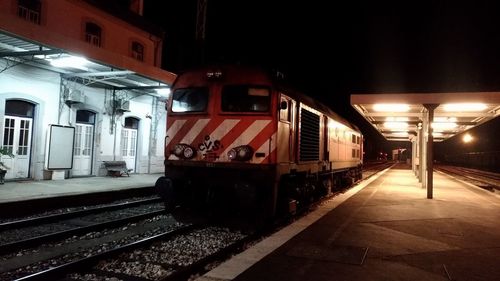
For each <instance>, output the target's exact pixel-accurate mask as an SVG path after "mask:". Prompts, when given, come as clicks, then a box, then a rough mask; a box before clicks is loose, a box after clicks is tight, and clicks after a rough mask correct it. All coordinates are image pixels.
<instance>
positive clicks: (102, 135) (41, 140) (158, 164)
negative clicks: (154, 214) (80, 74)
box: [0, 59, 166, 179]
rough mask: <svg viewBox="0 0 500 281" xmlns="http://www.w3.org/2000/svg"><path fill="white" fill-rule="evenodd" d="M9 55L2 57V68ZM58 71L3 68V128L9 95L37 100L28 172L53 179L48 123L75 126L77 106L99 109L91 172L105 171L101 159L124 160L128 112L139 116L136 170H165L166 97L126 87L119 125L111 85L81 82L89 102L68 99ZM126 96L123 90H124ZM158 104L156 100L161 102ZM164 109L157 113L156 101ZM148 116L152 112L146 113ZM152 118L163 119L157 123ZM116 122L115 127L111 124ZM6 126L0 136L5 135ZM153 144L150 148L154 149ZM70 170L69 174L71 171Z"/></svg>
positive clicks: (21, 66)
mask: <svg viewBox="0 0 500 281" xmlns="http://www.w3.org/2000/svg"><path fill="white" fill-rule="evenodd" d="M5 65H6V61H5V60H3V59H0V69H2V68H4V66H5ZM61 83H62V84H65V83H67V81H61V79H60V76H59V74H58V73H54V72H51V71H47V70H42V69H39V68H35V67H32V66H28V65H25V64H19V65H16V66H14V67H11V68H8V69H6V70H5V71H3V72H2V73H0V120H1V122H0V125H1V127H2V128H3V120H4V116H5V102H6V101H7V100H9V99H16V100H24V101H28V102H31V103H33V104H35V116H34V118H33V124H34V127H33V131H32V145H31V147H32V149H31V162H30V176H29V177H30V178H33V179H50V177H51V174H50V172H49V171H47V169H46V164H47V163H46V154H47V151H46V146H47V143H46V142H47V140H46V138H47V133H48V131H49V125H51V124H56V125H64V126H75V123H76V112H77V110H89V111H92V112H94V113H96V118H95V130H94V138H93V154H92V175H94V176H104V175H106V170H105V169H104V168H103V165H102V162H103V161H109V160H121V159H122V156H121V150H120V147H121V133H122V131H121V129H122V128H123V125H124V123H125V118H126V117H135V118H137V119H139V129H138V144H137V157H136V161H137V165H136V167H137V170H136V172H137V173H160V172H162V171H163V149H162V147H163V145H162V143H163V138H164V137H165V123H166V120H165V113H164V105H165V104H164V101H159V99H158V98H157V97H153V96H148V95H140V94H133V93H126V95H127V99H129V102H130V112H124V113H123V114H120V115H116V116H115V119H116V122H115V126H113V124H112V122H111V120H112V117H113V116H112V115H111V114H110V110H109V107H108V104H107V102H109V99H110V98H112V92H111V91H110V90H104V89H98V88H91V87H86V86H82V85H80V86H79V88H78V89H79V90H81V91H83V92H84V95H85V97H86V99H85V103H78V104H72V105H68V104H66V103H65V102H64V98H63V96H62V94H60V93H61V90H60V89H61ZM122 95H123V97H125V96H124V94H123V93H122ZM157 105H158V106H157ZM155 106H157V107H158V108H160V109H161V110H160V111H158V112H156V113H154V107H155ZM146 116H151V118H147V117H146ZM153 119H155V121H157V122H159V123H156V124H155V123H154V122H153ZM111 128H113V130H112V129H111ZM3 134H4V132H3V131H0V139H2V140H3ZM150 148H151V149H150ZM71 176H72V174H71V170H69V171H68V172H67V174H66V177H71Z"/></svg>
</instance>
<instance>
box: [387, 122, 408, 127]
mask: <svg viewBox="0 0 500 281" xmlns="http://www.w3.org/2000/svg"><path fill="white" fill-rule="evenodd" d="M384 127H386V128H389V129H406V128H408V123H407V122H384Z"/></svg>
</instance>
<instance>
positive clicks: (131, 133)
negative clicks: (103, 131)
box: [121, 117, 139, 172]
mask: <svg viewBox="0 0 500 281" xmlns="http://www.w3.org/2000/svg"><path fill="white" fill-rule="evenodd" d="M138 129H139V119H137V118H134V117H127V118H125V125H124V126H123V129H122V139H121V151H122V160H123V161H125V162H126V163H127V168H129V169H132V172H136V170H135V164H136V157H137V130H138Z"/></svg>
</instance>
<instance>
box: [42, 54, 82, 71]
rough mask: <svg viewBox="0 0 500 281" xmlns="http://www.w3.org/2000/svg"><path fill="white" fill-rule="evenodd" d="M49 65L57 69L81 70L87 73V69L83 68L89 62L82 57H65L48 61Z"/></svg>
mask: <svg viewBox="0 0 500 281" xmlns="http://www.w3.org/2000/svg"><path fill="white" fill-rule="evenodd" d="M48 60H49V61H50V64H51V65H52V66H55V67H59V68H77V69H81V70H85V71H88V68H87V67H85V66H86V65H87V64H88V63H89V61H88V60H87V59H86V58H83V57H77V56H71V55H70V56H65V57H60V58H56V59H48Z"/></svg>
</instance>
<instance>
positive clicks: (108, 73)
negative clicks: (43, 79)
mask: <svg viewBox="0 0 500 281" xmlns="http://www.w3.org/2000/svg"><path fill="white" fill-rule="evenodd" d="M131 74H135V72H133V71H130V70H119V71H101V72H77V73H67V74H64V75H63V77H64V78H71V77H81V78H84V77H103V76H110V77H114V76H123V75H131Z"/></svg>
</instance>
